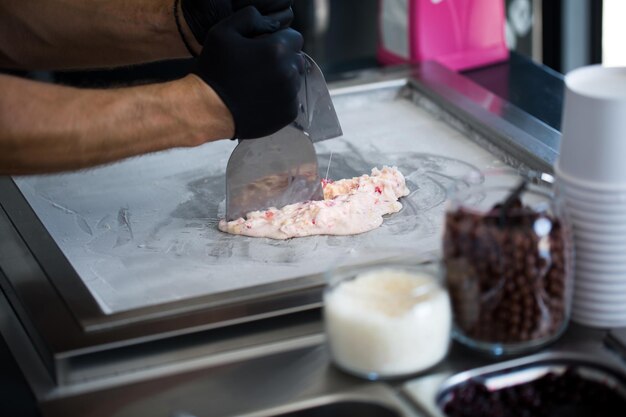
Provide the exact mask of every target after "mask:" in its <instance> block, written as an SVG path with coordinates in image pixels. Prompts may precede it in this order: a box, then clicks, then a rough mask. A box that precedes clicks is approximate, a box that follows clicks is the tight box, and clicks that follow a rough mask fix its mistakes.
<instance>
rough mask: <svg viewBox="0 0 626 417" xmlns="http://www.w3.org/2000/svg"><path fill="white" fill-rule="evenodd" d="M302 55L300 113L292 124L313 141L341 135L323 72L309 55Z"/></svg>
mask: <svg viewBox="0 0 626 417" xmlns="http://www.w3.org/2000/svg"><path fill="white" fill-rule="evenodd" d="M303 55H304V61H305V66H304V67H305V76H304V77H303V87H302V88H300V91H299V94H298V98H299V100H300V106H301V107H300V113H299V114H298V117H297V118H296V120H295V122H294V125H295V126H296V127H298V128H299V129H301V130H302V131H304V132H305V133H306V134H307V135H309V137H310V138H311V140H312V141H313V142H319V141H322V140H326V139H332V138H336V137H338V136H341V135H342V134H343V132H342V130H341V125H340V124H339V118H338V117H337V112H336V111H335V106H334V105H333V101H332V99H331V98H330V93H329V91H328V85H326V80H325V79H324V74H323V73H322V70H321V69H320V67H319V66H318V65H317V64H316V63H315V61H313V59H312V58H311V57H310V56H308V55H307V54H304V53H303Z"/></svg>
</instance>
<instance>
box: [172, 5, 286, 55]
mask: <svg viewBox="0 0 626 417" xmlns="http://www.w3.org/2000/svg"><path fill="white" fill-rule="evenodd" d="M291 2H292V0H181V4H180V7H181V9H182V11H183V16H185V21H186V22H187V25H188V26H189V29H190V30H191V32H192V33H193V36H194V37H195V38H196V40H197V41H198V43H199V44H200V45H203V44H204V39H205V38H206V35H207V33H208V32H209V29H211V27H213V25H215V24H216V23H217V22H219V21H220V20H222V19H225V18H226V17H228V16H230V15H231V14H233V12H236V11H237V10H240V9H243V8H244V7H247V6H254V7H256V8H257V10H258V11H259V12H261V14H264V15H271V16H272V18H274V19H275V20H278V21H280V25H281V27H283V28H284V27H287V26H289V24H290V23H291V21H292V20H293V11H292V10H291Z"/></svg>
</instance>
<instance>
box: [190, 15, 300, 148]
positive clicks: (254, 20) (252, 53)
mask: <svg viewBox="0 0 626 417" xmlns="http://www.w3.org/2000/svg"><path fill="white" fill-rule="evenodd" d="M302 43H303V40H302V36H301V35H300V33H298V32H296V31H295V30H293V29H280V22H278V21H276V20H273V19H272V18H269V17H266V16H263V15H261V13H259V11H258V10H257V9H255V8H254V7H246V8H244V9H241V10H239V11H238V12H236V13H234V14H233V15H232V16H231V17H228V18H226V19H224V20H222V21H221V22H219V23H217V24H216V25H215V26H213V28H212V29H211V30H210V31H209V33H208V35H207V37H206V40H205V42H204V48H203V49H202V53H201V54H200V56H199V57H198V58H196V63H195V67H194V69H193V72H194V73H195V74H196V75H198V76H199V77H200V78H202V80H204V82H206V83H207V84H208V85H209V86H211V88H213V90H215V92H216V93H217V94H218V95H219V96H220V98H221V99H222V101H223V102H224V103H225V104H226V106H227V107H228V109H229V110H230V112H231V114H232V116H233V119H234V121H235V138H239V139H251V138H257V137H261V136H266V135H269V134H272V133H274V132H276V131H277V130H279V129H281V128H282V127H284V126H286V125H287V124H289V123H290V122H292V121H293V120H295V118H296V116H297V114H298V106H299V103H298V90H299V89H300V84H301V74H303V73H304V59H303V56H302V54H300V51H301V49H302Z"/></svg>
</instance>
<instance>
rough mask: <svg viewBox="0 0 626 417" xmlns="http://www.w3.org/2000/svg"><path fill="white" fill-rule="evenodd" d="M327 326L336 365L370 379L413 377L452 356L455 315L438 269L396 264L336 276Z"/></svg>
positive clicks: (328, 295) (335, 273)
mask: <svg viewBox="0 0 626 417" xmlns="http://www.w3.org/2000/svg"><path fill="white" fill-rule="evenodd" d="M329 280H330V284H329V285H328V287H327V289H326V291H325V293H324V322H325V327H326V335H327V340H328V346H329V348H330V353H331V356H332V358H333V361H334V363H335V364H336V365H337V366H338V367H339V368H341V369H343V370H345V371H347V372H349V373H352V374H355V375H358V376H362V377H366V378H368V379H378V378H391V377H398V376H404V375H409V374H413V373H416V372H419V371H422V370H424V369H427V368H429V367H431V366H433V365H435V364H437V363H438V362H439V361H441V360H442V359H443V358H444V357H445V356H446V353H447V351H448V346H449V341H450V330H451V323H452V313H451V307H450V299H449V297H448V293H447V291H446V290H445V289H444V288H443V287H442V286H441V285H440V282H439V278H438V274H437V272H436V270H433V268H432V265H431V266H430V267H426V266H425V265H402V264H398V263H396V262H389V263H377V264H376V265H370V266H357V267H351V268H344V269H343V270H337V271H333V272H331V273H330V276H329Z"/></svg>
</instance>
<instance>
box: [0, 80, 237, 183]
mask: <svg viewBox="0 0 626 417" xmlns="http://www.w3.org/2000/svg"><path fill="white" fill-rule="evenodd" d="M0 91H2V94H0V174H32V173H42V172H53V171H65V170H72V169H79V168H84V167H88V166H92V165H98V164H104V163H108V162H112V161H116V160H119V159H122V158H127V157H131V156H135V155H140V154H143V153H147V152H154V151H158V150H162V149H167V148H173V147H181V146H195V145H199V144H201V143H204V142H207V141H211V140H216V139H223V138H230V137H232V136H233V133H234V124H233V119H232V116H231V114H230V112H229V110H228V108H226V106H225V105H224V104H223V102H222V101H221V99H220V98H219V97H218V96H217V95H216V94H215V92H214V91H213V90H212V89H211V88H210V87H208V86H207V85H206V84H205V83H204V82H202V81H201V80H200V79H199V78H198V77H196V76H195V75H189V76H187V77H185V78H182V79H180V80H176V81H172V82H167V83H160V84H151V85H145V86H138V87H128V88H120V89H108V90H92V89H76V88H72V87H64V86H57V85H50V84H44V83H39V82H35V81H30V80H24V79H20V78H17V77H12V76H7V75H0Z"/></svg>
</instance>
